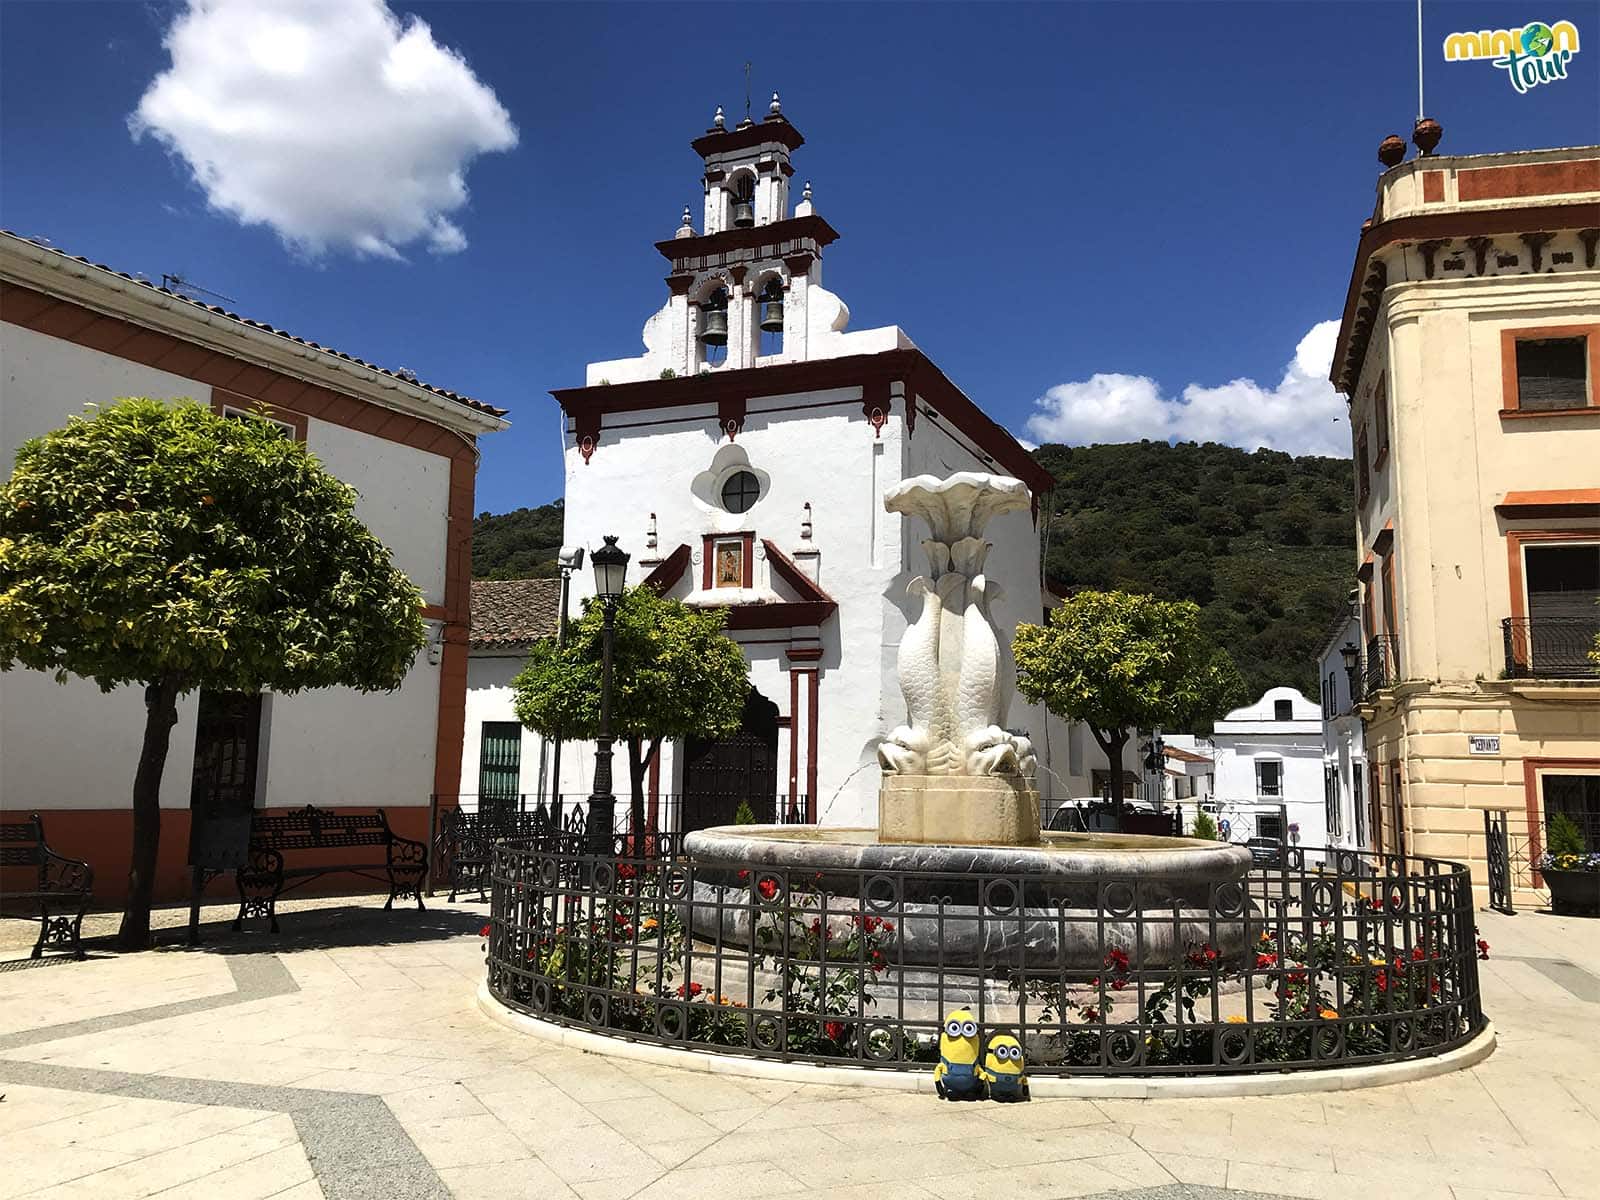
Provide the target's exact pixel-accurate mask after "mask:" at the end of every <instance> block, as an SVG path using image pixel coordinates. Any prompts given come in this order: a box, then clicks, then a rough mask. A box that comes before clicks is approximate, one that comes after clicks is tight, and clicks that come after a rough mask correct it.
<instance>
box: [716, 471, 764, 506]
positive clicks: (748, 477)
mask: <svg viewBox="0 0 1600 1200" xmlns="http://www.w3.org/2000/svg"><path fill="white" fill-rule="evenodd" d="M759 499H761V483H760V481H759V480H757V479H756V477H755V476H754V475H752V474H751V473H750V472H749V471H735V472H734V473H733V474H732V475H730V476H728V479H727V481H726V482H725V483H724V484H723V485H722V507H723V508H725V509H727V510H728V511H729V512H731V513H742V512H749V511H750V509H751V507H752V506H753V505H754V504H755V502H756V501H757V500H759Z"/></svg>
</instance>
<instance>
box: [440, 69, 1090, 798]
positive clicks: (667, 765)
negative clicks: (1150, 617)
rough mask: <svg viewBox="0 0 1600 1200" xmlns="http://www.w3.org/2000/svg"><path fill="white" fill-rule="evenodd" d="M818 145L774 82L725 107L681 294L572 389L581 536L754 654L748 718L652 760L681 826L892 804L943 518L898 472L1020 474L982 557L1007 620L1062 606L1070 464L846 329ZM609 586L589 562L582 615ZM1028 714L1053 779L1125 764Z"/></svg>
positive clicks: (1050, 784) (677, 246)
mask: <svg viewBox="0 0 1600 1200" xmlns="http://www.w3.org/2000/svg"><path fill="white" fill-rule="evenodd" d="M802 140H803V139H802V138H801V136H800V133H799V131H798V130H796V129H795V127H794V126H793V125H791V124H790V123H789V121H788V120H787V119H786V118H784V117H783V116H782V115H781V113H780V112H779V111H778V106H777V102H776V98H775V99H774V103H773V106H772V111H771V112H770V114H769V115H768V116H767V117H766V118H765V119H764V120H761V121H749V120H746V121H744V122H741V123H740V124H739V126H738V127H737V128H731V129H730V128H726V127H725V126H724V125H723V123H722V120H721V117H720V115H719V117H718V119H717V122H716V124H715V125H714V126H713V128H711V129H710V130H708V131H707V132H706V133H705V134H704V135H703V136H701V137H699V138H697V139H695V141H694V143H693V146H694V149H695V151H696V153H697V154H698V155H699V156H700V159H701V160H702V170H701V176H700V180H699V181H698V186H700V187H702V189H703V192H704V204H703V206H702V207H701V210H700V212H701V215H700V228H699V229H696V228H694V216H693V214H692V213H691V212H690V211H689V210H687V209H686V210H685V212H684V216H683V223H682V225H681V226H680V227H679V229H678V230H677V233H676V235H675V236H673V237H671V238H668V239H666V240H664V241H661V242H659V243H657V244H656V247H655V251H656V253H659V254H660V255H661V257H662V259H663V260H664V263H663V265H664V266H665V268H666V284H667V288H666V292H667V295H666V299H665V302H664V303H662V304H661V306H660V308H659V309H658V310H657V311H656V312H655V313H654V315H652V316H651V317H650V318H649V319H648V321H646V323H645V325H644V332H643V339H644V347H645V349H644V353H643V354H641V355H639V356H637V357H634V358H623V359H616V360H612V361H607V362H597V363H591V364H589V366H588V369H587V372H586V383H585V385H584V386H583V387H575V388H566V389H561V390H558V391H556V392H555V393H554V394H555V396H556V399H557V400H558V401H559V402H560V404H561V408H562V411H563V413H564V414H565V432H566V447H565V454H566V528H565V539H564V540H565V541H566V542H567V543H568V544H571V545H582V546H586V547H588V548H590V549H591V550H592V549H593V548H594V547H596V546H598V545H600V543H601V538H602V537H603V536H604V535H606V534H615V535H617V536H618V538H619V539H620V544H621V546H622V548H623V549H624V550H627V551H629V552H630V553H631V554H632V555H633V561H632V564H631V566H630V576H629V578H630V582H639V581H642V580H646V579H648V581H649V582H650V583H651V585H652V586H655V587H657V588H659V589H660V590H661V591H663V592H664V593H665V594H666V595H669V596H673V597H676V598H678V599H681V600H683V601H685V602H686V603H688V604H691V605H703V606H708V607H719V608H723V609H726V610H727V613H728V629H729V632H730V634H731V635H732V636H733V637H734V638H735V639H736V640H737V641H738V642H739V644H740V645H741V646H742V647H743V648H744V651H745V654H746V655H747V657H748V659H749V661H750V665H751V678H752V682H753V684H754V690H753V691H752V693H751V697H750V701H749V703H748V706H747V710H746V714H745V723H744V728H743V729H742V730H741V732H740V733H739V734H738V735H737V736H735V737H731V738H727V739H722V740H720V741H716V742H690V743H687V744H680V745H672V746H668V747H665V748H664V749H663V753H662V756H661V761H659V762H658V763H657V765H656V768H655V769H654V770H653V771H652V773H651V776H650V791H651V797H652V803H654V804H656V805H657V806H658V811H659V812H660V813H661V815H662V818H663V824H666V823H668V822H669V821H673V820H675V818H673V817H672V816H671V815H670V814H669V812H668V811H667V810H668V809H669V808H671V807H672V806H674V805H681V810H682V814H683V816H682V822H681V824H682V826H683V827H695V826H700V825H705V824H714V823H719V822H722V821H725V820H727V819H729V818H731V816H732V809H733V806H734V805H735V804H736V802H737V800H738V799H739V798H742V797H744V796H749V797H752V798H770V802H769V803H768V804H766V805H762V804H760V803H757V804H756V807H757V809H758V813H759V812H760V810H761V809H762V808H763V807H764V808H765V812H764V813H761V815H763V816H766V817H768V818H770V817H771V816H773V815H776V814H777V813H779V812H782V813H783V814H784V815H786V816H790V817H795V816H798V817H801V818H805V819H813V820H817V821H821V822H823V823H825V824H833V825H840V824H857V823H862V824H871V823H872V822H873V820H874V819H875V813H876V799H877V791H878V783H879V770H878V766H877V761H876V757H875V747H876V744H877V742H878V739H879V738H881V737H882V736H883V735H884V734H885V733H886V732H887V731H888V730H889V729H890V728H892V727H893V726H894V725H896V724H899V723H901V722H902V721H903V720H904V714H905V710H904V707H903V704H902V701H901V697H900V693H899V687H898V685H897V683H896V676H895V671H894V660H895V650H896V647H897V645H898V644H899V641H900V638H901V635H902V633H903V632H904V630H905V628H906V624H907V620H908V617H910V616H913V615H914V613H913V610H912V604H911V601H910V600H909V599H908V598H907V596H906V585H907V583H909V582H910V580H911V579H912V577H913V576H915V575H916V574H918V573H920V572H921V571H922V570H923V566H922V564H923V563H924V562H925V561H926V560H925V558H924V556H923V553H922V551H921V550H920V548H919V546H918V542H919V540H920V539H922V538H924V537H926V536H927V530H926V529H925V528H924V527H923V526H922V525H921V524H920V523H919V522H917V521H913V520H909V519H905V518H902V517H900V516H898V515H895V514H890V513H886V512H885V511H884V509H883V494H884V492H885V491H886V490H888V489H889V488H890V487H892V486H893V485H895V484H897V483H899V482H900V481H901V480H903V479H906V478H908V477H910V476H914V475H919V474H924V473H932V474H935V475H938V476H946V475H949V474H951V473H953V472H956V471H981V472H991V473H995V474H1000V475H1011V476H1015V477H1017V478H1019V479H1021V480H1022V481H1023V482H1024V483H1026V484H1027V486H1028V488H1029V489H1030V491H1031V492H1032V496H1033V501H1034V505H1033V512H1031V513H1030V512H1027V511H1022V512H1013V513H1009V514H1007V515H1005V516H1002V517H999V518H997V519H996V520H994V521H993V522H992V523H991V524H990V525H989V528H988V537H989V539H990V540H991V541H992V542H993V543H994V549H993V551H992V552H991V554H990V556H989V559H988V564H987V571H986V574H987V575H988V576H989V577H990V578H991V579H996V580H999V581H1000V582H1001V583H1002V584H1003V586H1004V588H1005V593H1006V594H1005V595H1004V596H1003V597H1002V598H1001V599H1000V600H999V602H998V603H997V604H996V606H995V616H996V624H997V625H998V626H999V628H1000V629H1001V631H1002V633H1003V634H1009V632H1010V631H1011V630H1012V629H1013V628H1014V627H1015V625H1016V623H1017V622H1019V621H1033V622H1037V621H1039V620H1040V619H1041V618H1042V611H1043V610H1042V601H1041V594H1042V589H1041V585H1040V574H1041V573H1040V544H1039V529H1038V524H1037V519H1038V508H1039V501H1040V498H1041V496H1042V494H1043V493H1044V492H1045V491H1047V490H1048V489H1049V488H1050V487H1051V486H1052V484H1053V482H1054V481H1053V480H1052V478H1051V476H1050V475H1049V474H1048V472H1046V471H1044V470H1043V469H1042V468H1041V467H1039V465H1038V464H1037V463H1035V462H1034V460H1033V458H1032V457H1031V456H1030V455H1029V454H1028V452H1027V451H1026V450H1024V449H1023V447H1022V446H1021V445H1019V444H1018V443H1017V441H1016V440H1015V439H1014V438H1013V437H1012V436H1011V435H1010V434H1009V433H1007V432H1006V431H1005V430H1004V429H1003V428H1001V427H1000V426H999V425H997V424H996V423H995V422H994V421H993V420H991V419H990V418H989V417H988V416H987V415H985V413H984V412H983V411H982V409H980V408H979V407H978V405H977V404H975V403H974V402H973V401H972V400H970V399H969V398H968V397H967V396H966V394H965V393H964V392H962V391H961V389H960V388H958V387H956V385H955V384H953V383H952V382H951V381H950V380H949V379H947V378H946V377H945V375H944V374H943V372H941V371H940V370H939V368H938V367H937V366H936V365H935V364H934V363H933V361H932V360H931V359H930V358H929V357H928V356H927V355H926V354H924V353H923V352H922V351H921V350H919V349H918V348H917V347H916V346H915V345H914V344H913V343H912V341H911V339H910V338H909V337H908V336H907V335H906V334H905V333H904V332H902V331H901V330H900V329H899V328H897V327H895V326H887V327H884V328H880V329H868V330H861V331H851V330H849V329H848V321H849V310H848V309H847V308H846V307H845V305H844V302H843V301H842V300H841V299H840V298H839V297H838V296H836V295H835V294H834V293H832V292H830V291H828V290H827V288H826V287H825V286H824V281H823V261H824V256H825V254H827V253H828V252H829V250H830V247H831V246H832V245H833V243H834V241H835V240H836V239H837V237H838V234H837V233H836V232H835V231H834V229H833V228H832V226H830V225H829V224H828V222H827V221H825V220H824V219H823V218H822V216H821V215H820V214H819V213H818V211H817V206H816V205H815V203H814V202H813V200H812V199H811V191H810V186H809V184H808V185H807V186H806V188H805V190H804V193H803V195H802V198H801V200H800V202H799V203H798V204H797V205H795V206H793V208H791V205H790V188H791V177H792V176H793V175H794V168H793V166H792V165H791V161H790V160H791V156H792V155H793V153H794V152H795V151H796V150H798V149H799V147H800V146H801V144H802ZM592 587H593V582H592V579H591V578H589V576H588V573H587V572H580V573H579V574H578V575H577V576H575V577H574V600H573V611H574V612H576V611H577V609H578V603H579V602H578V597H579V596H581V595H583V594H587V593H589V592H590V591H591V590H592ZM1011 724H1012V725H1013V726H1015V727H1018V728H1020V729H1023V730H1025V731H1027V732H1028V733H1029V734H1030V736H1032V737H1033V738H1034V741H1035V745H1036V748H1037V749H1038V751H1039V757H1040V762H1041V765H1042V766H1043V767H1044V768H1045V770H1044V771H1042V772H1041V786H1042V787H1043V789H1044V790H1045V792H1046V794H1047V795H1055V796H1065V795H1084V794H1092V792H1093V788H1092V785H1091V784H1090V782H1089V776H1090V772H1091V771H1093V770H1095V769H1096V768H1101V769H1103V768H1104V766H1105V762H1104V756H1103V755H1102V754H1101V752H1100V751H1099V749H1098V748H1097V747H1095V746H1094V745H1093V742H1092V740H1091V739H1089V738H1088V736H1087V735H1086V734H1085V733H1084V731H1082V730H1081V729H1080V730H1076V731H1068V730H1067V729H1065V728H1064V727H1063V726H1062V725H1061V724H1060V723H1059V722H1054V721H1052V722H1051V723H1050V726H1049V728H1048V729H1047V728H1046V727H1045V722H1044V720H1043V713H1042V710H1030V709H1029V708H1028V707H1026V706H1025V705H1023V704H1022V703H1021V702H1020V701H1018V702H1017V703H1016V704H1015V705H1014V707H1013V709H1012V712H1011ZM469 741H470V734H469ZM592 769H593V758H592V752H591V750H590V748H588V747H582V748H579V747H574V746H569V747H568V748H567V753H566V756H565V757H564V759H563V772H562V779H561V788H560V790H561V791H562V792H564V793H565V794H567V795H583V794H585V793H587V791H588V790H589V787H590V783H591V772H592ZM617 778H618V780H619V781H620V780H622V779H624V778H625V774H624V773H623V772H622V771H621V770H620V769H619V770H618V773H617ZM674 798H681V799H674ZM625 807H626V806H619V812H621V811H623V810H625Z"/></svg>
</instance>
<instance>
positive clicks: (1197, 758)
mask: <svg viewBox="0 0 1600 1200" xmlns="http://www.w3.org/2000/svg"><path fill="white" fill-rule="evenodd" d="M1163 749H1164V750H1165V751H1166V756H1167V757H1168V758H1175V759H1177V760H1178V761H1179V762H1194V763H1208V762H1210V761H1211V760H1210V759H1209V758H1207V757H1206V756H1205V755H1204V754H1196V753H1194V751H1192V750H1184V749H1182V748H1181V747H1178V746H1165V747H1163Z"/></svg>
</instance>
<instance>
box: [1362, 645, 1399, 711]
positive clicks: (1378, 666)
mask: <svg viewBox="0 0 1600 1200" xmlns="http://www.w3.org/2000/svg"><path fill="white" fill-rule="evenodd" d="M1399 680H1400V651H1399V643H1398V642H1397V641H1396V639H1395V636H1394V635H1393V634H1391V633H1380V634H1375V635H1374V636H1373V637H1370V638H1368V639H1367V649H1366V653H1365V654H1364V655H1363V656H1362V664H1361V694H1362V695H1363V696H1371V695H1372V694H1373V693H1374V692H1378V691H1381V690H1382V689H1384V688H1386V687H1393V686H1394V685H1395V684H1396V683H1398V682H1399Z"/></svg>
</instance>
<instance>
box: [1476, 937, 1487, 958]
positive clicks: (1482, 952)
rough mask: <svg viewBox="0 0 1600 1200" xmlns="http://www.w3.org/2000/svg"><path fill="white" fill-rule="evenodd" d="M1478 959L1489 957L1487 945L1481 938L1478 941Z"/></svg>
mask: <svg viewBox="0 0 1600 1200" xmlns="http://www.w3.org/2000/svg"><path fill="white" fill-rule="evenodd" d="M1478 957H1479V958H1488V957H1489V943H1488V942H1486V941H1484V940H1483V939H1482V938H1479V939H1478Z"/></svg>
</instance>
